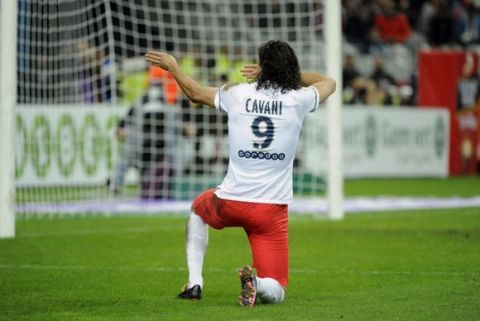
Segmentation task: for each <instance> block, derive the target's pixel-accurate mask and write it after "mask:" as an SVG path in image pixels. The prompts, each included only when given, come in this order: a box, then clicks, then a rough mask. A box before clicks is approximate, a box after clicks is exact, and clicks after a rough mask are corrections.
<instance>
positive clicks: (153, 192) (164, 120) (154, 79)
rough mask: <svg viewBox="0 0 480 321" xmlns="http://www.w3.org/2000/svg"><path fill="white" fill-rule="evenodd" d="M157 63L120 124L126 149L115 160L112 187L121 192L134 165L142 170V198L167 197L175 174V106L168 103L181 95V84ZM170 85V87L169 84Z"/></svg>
mask: <svg viewBox="0 0 480 321" xmlns="http://www.w3.org/2000/svg"><path fill="white" fill-rule="evenodd" d="M156 69H159V68H156V67H152V68H150V69H149V71H148V75H149V79H148V87H147V90H146V92H145V94H144V95H143V97H142V98H141V99H139V100H138V101H137V102H135V103H134V104H133V106H132V107H131V108H130V109H129V111H128V112H127V115H126V117H125V118H124V119H122V120H121V121H120V122H119V124H118V128H117V132H116V135H117V138H118V139H119V140H120V141H124V144H123V151H122V153H121V155H120V157H119V159H118V160H117V163H116V164H115V169H114V174H113V178H112V180H111V182H109V184H110V189H111V191H112V192H113V193H114V194H119V193H120V192H121V189H122V186H123V184H124V177H125V174H126V172H127V170H128V169H129V168H131V167H133V168H136V169H137V170H139V172H140V194H141V197H142V198H143V199H165V198H168V197H169V196H170V191H169V185H170V178H171V176H172V175H173V166H172V155H171V153H170V152H169V150H170V148H171V147H172V146H173V145H174V144H175V137H176V136H177V135H176V131H177V130H179V127H178V126H177V122H176V110H175V108H174V107H167V106H168V105H172V104H175V103H176V102H177V99H178V88H175V87H174V85H175V86H178V85H177V84H176V82H175V83H174V84H172V83H169V82H168V79H169V75H168V73H163V71H162V73H159V72H158V71H157V70H156ZM169 86H170V88H168V87H169Z"/></svg>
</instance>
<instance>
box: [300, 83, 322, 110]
mask: <svg viewBox="0 0 480 321" xmlns="http://www.w3.org/2000/svg"><path fill="white" fill-rule="evenodd" d="M301 93H302V94H301V99H300V101H301V105H302V107H303V108H304V110H305V112H307V113H313V112H314V111H316V110H317V109H318V107H319V106H320V95H319V94H318V90H317V88H315V87H313V86H309V87H304V88H302V89H301Z"/></svg>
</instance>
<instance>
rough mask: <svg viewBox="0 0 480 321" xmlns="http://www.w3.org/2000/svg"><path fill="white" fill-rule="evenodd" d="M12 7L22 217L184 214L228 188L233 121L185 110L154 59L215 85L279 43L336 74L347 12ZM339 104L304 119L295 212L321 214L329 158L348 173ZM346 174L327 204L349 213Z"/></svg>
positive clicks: (312, 1)
mask: <svg viewBox="0 0 480 321" xmlns="http://www.w3.org/2000/svg"><path fill="white" fill-rule="evenodd" d="M16 2H17V7H16V10H17V14H16V17H17V21H16V25H17V28H16V29H17V37H16V45H15V44H14V46H15V48H16V57H17V58H16V66H17V68H16V69H17V70H16V72H15V74H16V76H17V78H18V82H17V88H16V89H17V90H16V94H15V95H16V106H15V109H14V117H15V118H12V119H14V125H13V127H14V128H15V132H14V133H15V138H16V142H15V144H14V148H13V153H15V164H14V167H15V190H16V197H15V198H16V200H15V208H16V213H17V215H23V216H30V215H44V214H47V215H57V214H62V215H63V214H86V213H96V214H97V213H105V214H114V213H135V212H140V213H159V212H183V211H188V210H189V208H190V203H191V201H192V200H193V198H194V197H195V196H196V195H198V193H200V192H201V191H202V190H205V189H207V188H214V187H216V186H217V185H219V184H220V183H221V181H222V179H223V177H224V175H225V173H226V169H227V166H228V140H227V116H226V115H225V114H222V113H219V112H218V111H216V110H214V109H210V108H206V107H202V106H196V105H193V104H192V103H191V102H189V101H188V100H187V99H186V97H185V96H184V95H183V94H182V93H181V91H180V89H179V87H178V85H176V83H175V82H174V80H173V79H172V78H171V76H169V75H168V74H167V73H165V72H163V71H162V70H160V69H158V68H152V67H150V66H148V64H147V63H146V61H145V59H144V54H145V53H146V52H147V51H148V50H151V49H153V50H160V51H167V52H170V53H172V54H173V55H174V56H175V57H176V58H177V60H178V62H179V64H180V65H181V66H182V68H183V69H184V70H185V71H186V72H187V73H188V74H189V75H190V76H192V77H193V78H194V79H196V80H198V81H200V82H201V83H202V84H204V85H209V86H220V85H222V84H224V83H226V82H229V83H237V82H244V81H245V79H244V78H243V77H242V76H241V75H240V73H239V69H240V68H241V67H242V66H243V65H245V64H248V63H254V62H255V61H256V59H257V49H258V47H259V46H260V45H261V44H263V43H265V42H266V41H268V40H271V39H277V40H283V41H287V42H288V43H289V44H290V45H291V46H292V47H293V48H294V50H295V52H296V54H297V56H298V58H299V62H300V65H301V68H302V69H304V70H315V71H319V72H323V73H327V74H329V75H332V76H339V74H340V71H339V70H340V56H341V51H340V45H339V43H340V40H339V39H337V40H336V42H335V43H333V40H331V41H332V42H329V39H334V38H335V37H337V38H341V35H340V29H339V6H340V5H339V4H332V3H330V4H328V1H317V0H299V1H287V2H283V1H252V0H239V1H221V0H195V1H192V0H156V1H154V0H132V1H123V0H57V1H36V0H17V1H16ZM330 2H331V1H330ZM6 7H7V6H5V5H2V8H1V9H0V10H2V11H5V9H6ZM9 7H10V6H9ZM332 8H333V9H332ZM328 10H331V13H332V14H330V15H328V14H327V12H328ZM2 14H3V12H2ZM327 24H329V25H331V27H330V28H331V30H333V31H330V33H329V34H330V38H329V36H328V35H327V32H326V30H327V29H328V28H327ZM2 26H3V27H5V24H2ZM327 31H328V30H327ZM2 35H5V32H3V33H2ZM2 39H3V38H2ZM326 43H329V44H331V46H330V47H333V49H334V50H330V53H329V51H328V50H327V48H328V47H329V46H326ZM2 45H3V43H2ZM335 50H336V52H335ZM329 55H330V57H329ZM328 59H330V60H328ZM327 61H331V62H333V63H330V66H329V64H328V63H327ZM332 64H333V65H334V66H331V65H332ZM332 73H333V74H332ZM2 79H3V78H2ZM332 104H333V105H332V106H329V107H328V108H329V109H328V110H330V109H331V110H335V111H334V112H331V113H329V112H327V111H326V110H322V111H320V112H319V113H314V114H311V115H309V116H308V117H307V119H306V121H305V125H304V129H303V132H302V137H301V141H300V144H299V148H298V150H297V157H296V161H295V163H294V174H293V182H294V194H295V198H296V199H297V201H296V202H295V203H294V204H293V205H292V207H291V211H294V212H310V213H315V212H319V211H321V210H326V207H327V205H326V204H327V203H328V202H327V203H326V202H325V198H326V197H327V196H326V195H328V193H327V190H329V189H330V188H331V186H332V184H331V183H327V181H328V180H329V178H328V177H327V176H326V175H327V174H326V173H327V172H329V171H328V166H329V162H330V163H332V162H333V163H334V162H337V163H338V164H341V162H338V161H336V160H338V159H339V158H340V157H339V156H338V155H339V154H338V153H339V152H338V151H336V152H335V153H336V154H335V155H336V156H335V155H334V156H333V157H334V158H330V157H331V155H330V154H329V153H331V151H330V150H329V148H328V146H335V147H336V148H340V147H339V146H340V139H339V137H340V136H339V135H340V134H339V133H338V132H337V133H333V134H329V135H327V132H328V131H329V130H330V129H329V126H334V124H331V122H332V121H334V122H337V124H338V123H339V121H340V120H339V119H340V118H339V111H338V109H339V108H340V105H341V103H340V99H336V98H333V99H332ZM335 104H337V105H338V106H336V107H335ZM332 117H333V118H332ZM319 124H321V125H319ZM337 127H339V126H337ZM332 139H333V140H332ZM329 140H330V142H329ZM335 142H336V143H335ZM272 157H273V156H272ZM335 157H336V158H335ZM338 164H337V165H336V166H337V167H338V166H340V167H338V168H337V171H336V173H335V174H334V175H336V176H335V177H334V178H333V181H335V182H336V183H334V185H335V186H336V187H335V190H336V192H335V193H334V196H333V197H334V198H332V200H334V201H331V202H330V201H329V202H330V205H329V206H330V207H333V208H334V209H335V208H336V211H337V214H335V215H336V216H337V217H341V215H342V214H341V213H340V212H341V210H339V209H340V208H341V198H342V197H341V184H342V183H341V165H338ZM330 179H332V178H330ZM332 204H334V205H332Z"/></svg>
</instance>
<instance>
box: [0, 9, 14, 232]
mask: <svg viewBox="0 0 480 321" xmlns="http://www.w3.org/2000/svg"><path fill="white" fill-rule="evenodd" d="M16 31H17V1H16V0H8V1H2V2H1V4H0V69H1V72H0V151H2V156H1V162H0V164H1V166H0V238H9V237H14V236H15V105H16V98H17V94H16V93H17V81H16V80H17V68H16V66H17V56H16V53H17V51H16V44H17V32H16Z"/></svg>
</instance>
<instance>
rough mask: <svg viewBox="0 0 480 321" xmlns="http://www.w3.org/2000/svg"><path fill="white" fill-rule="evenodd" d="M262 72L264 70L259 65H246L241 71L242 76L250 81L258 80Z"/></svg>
mask: <svg viewBox="0 0 480 321" xmlns="http://www.w3.org/2000/svg"><path fill="white" fill-rule="evenodd" d="M261 71H262V68H260V66H259V65H257V64H250V65H245V66H243V68H242V69H240V73H241V74H242V76H243V77H245V78H247V79H249V80H255V79H257V77H258V75H259V74H260V72H261Z"/></svg>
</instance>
